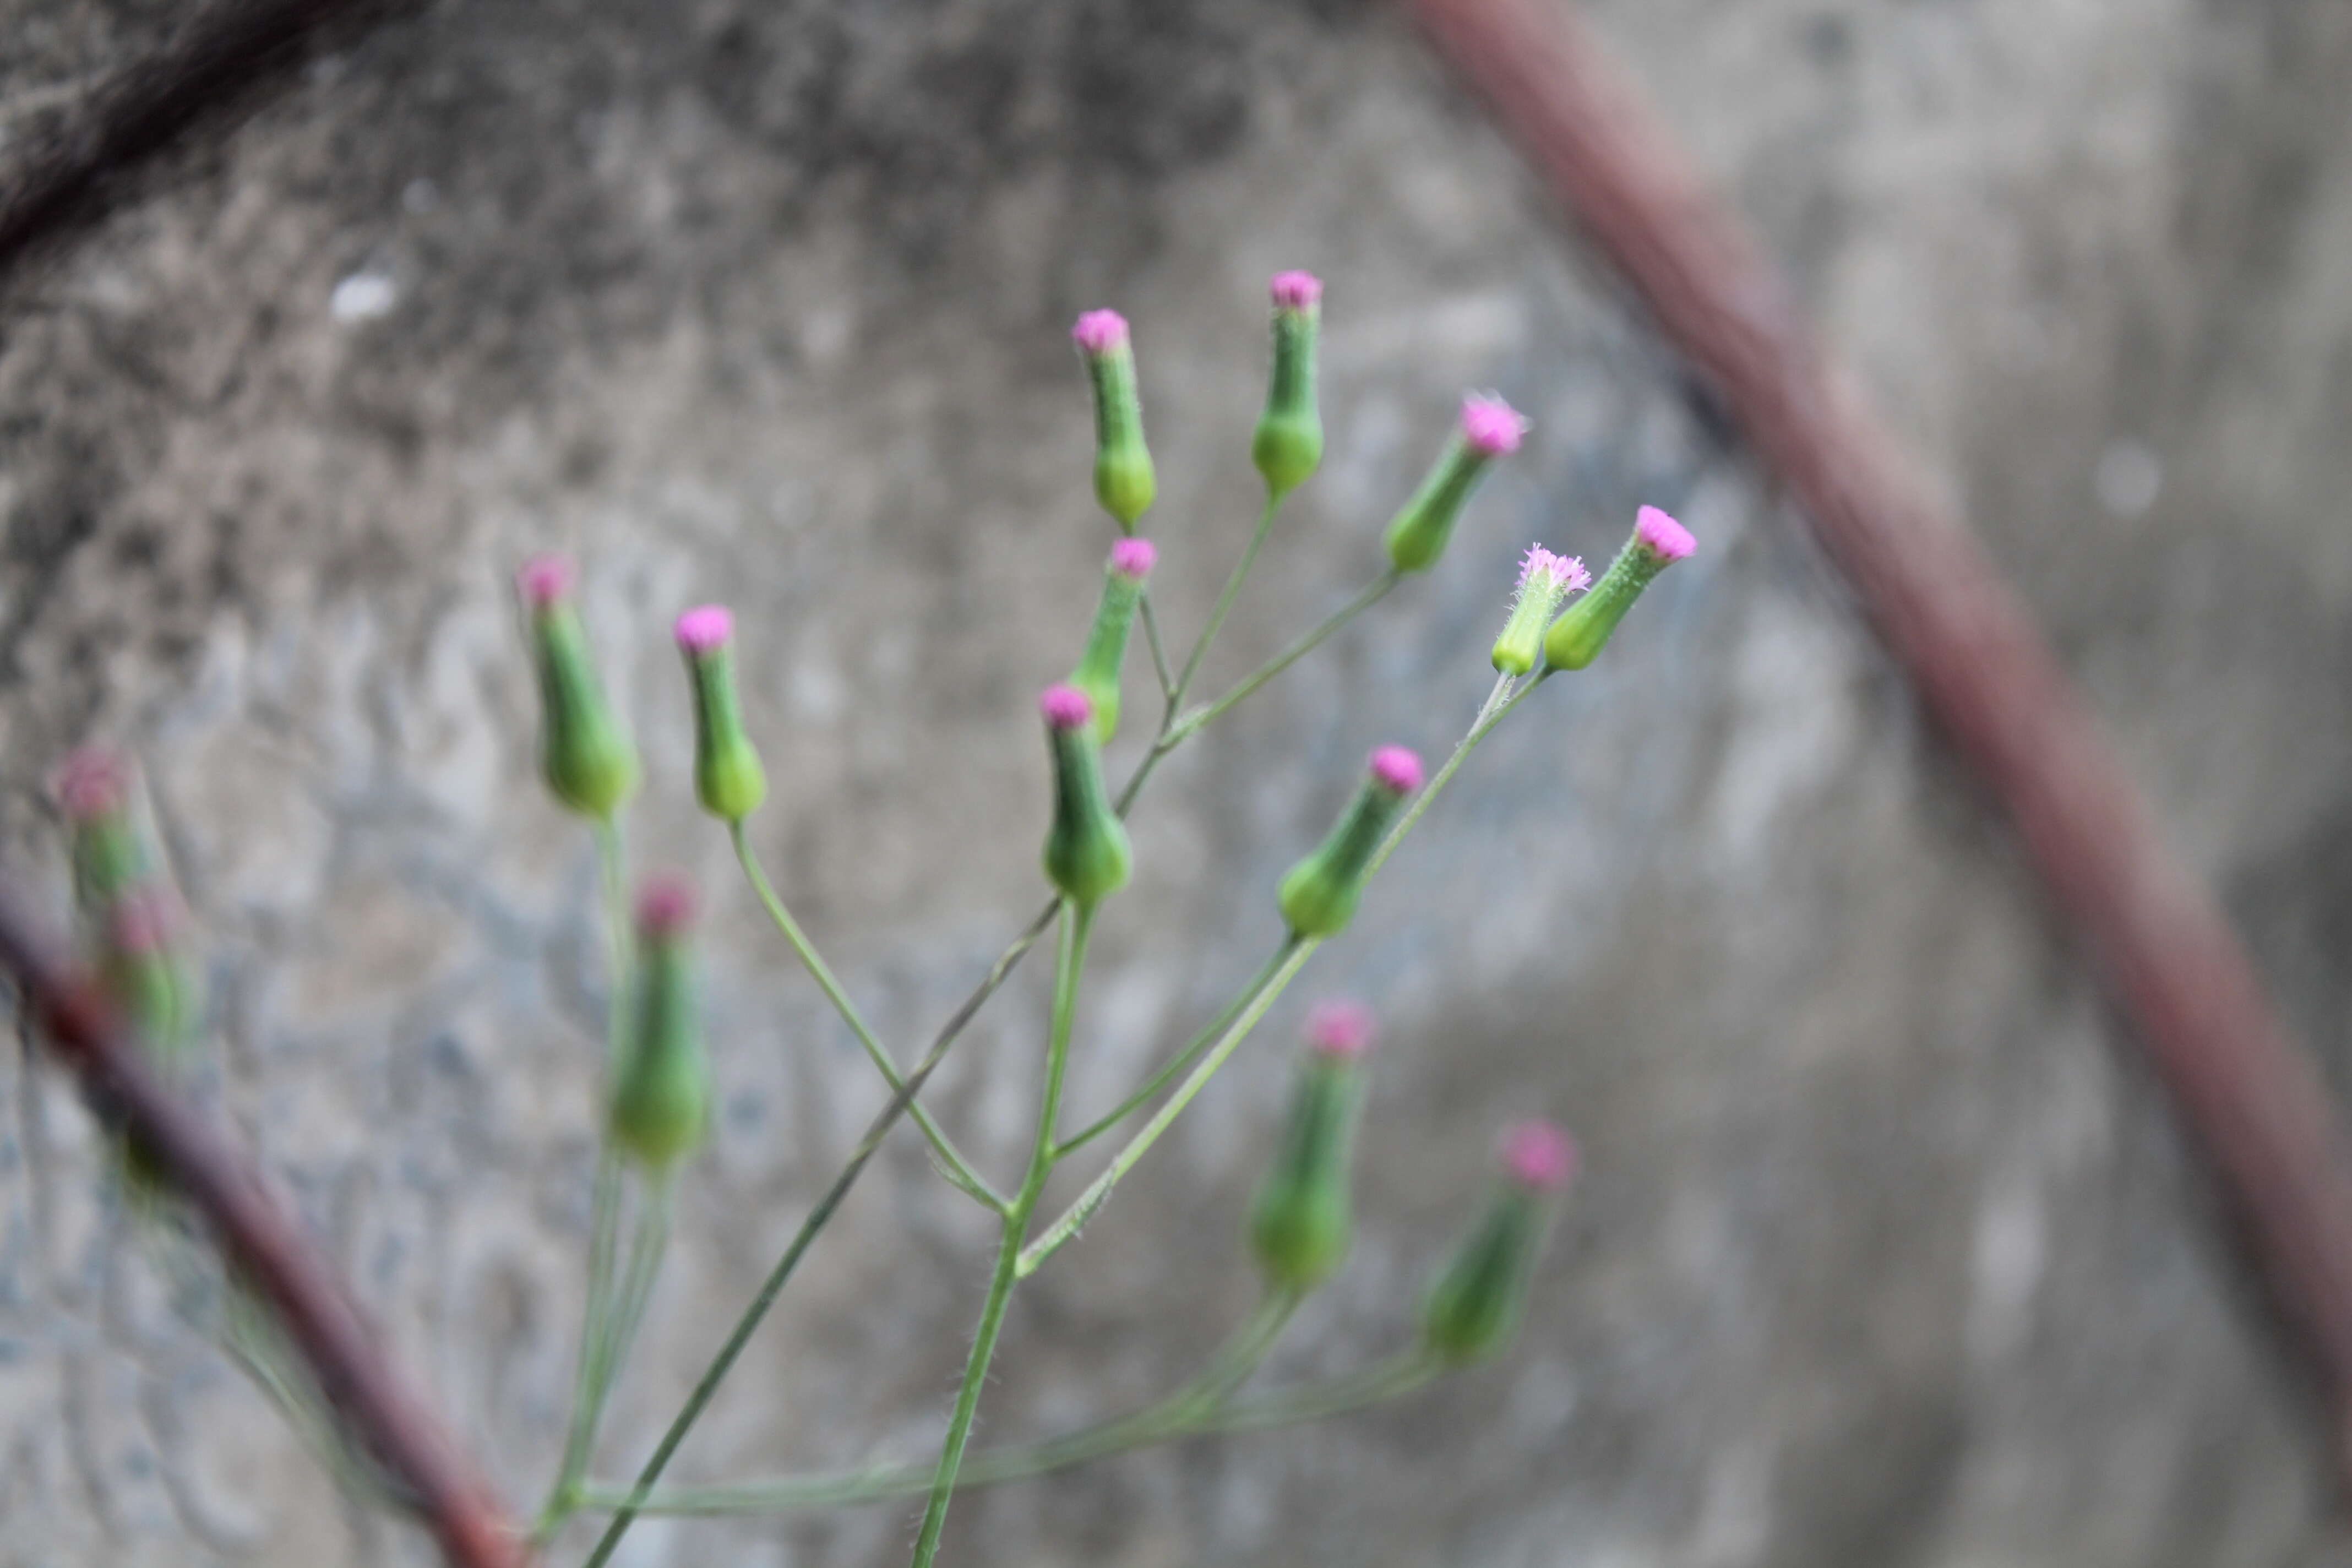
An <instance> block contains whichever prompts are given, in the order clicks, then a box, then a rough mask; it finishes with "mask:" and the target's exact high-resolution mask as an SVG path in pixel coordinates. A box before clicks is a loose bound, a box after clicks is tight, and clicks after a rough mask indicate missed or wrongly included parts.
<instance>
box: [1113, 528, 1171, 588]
mask: <svg viewBox="0 0 2352 1568" xmlns="http://www.w3.org/2000/svg"><path fill="white" fill-rule="evenodd" d="M1159 560H1160V550H1159V547H1158V546H1157V545H1155V544H1153V543H1152V542H1151V541H1150V540H1148V539H1144V538H1141V537H1140V536H1138V537H1134V538H1129V539H1122V540H1120V541H1119V542H1118V543H1117V544H1114V545H1112V546H1111V547H1110V569H1111V570H1112V571H1114V572H1116V573H1118V574H1119V575H1120V576H1122V577H1137V578H1142V577H1149V576H1150V575H1151V568H1152V567H1153V566H1154V565H1156V564H1157V563H1159Z"/></svg>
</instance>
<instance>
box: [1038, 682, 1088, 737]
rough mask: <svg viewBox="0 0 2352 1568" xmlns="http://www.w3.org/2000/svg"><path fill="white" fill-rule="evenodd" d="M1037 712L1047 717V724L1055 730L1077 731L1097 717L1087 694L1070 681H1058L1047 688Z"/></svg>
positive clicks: (1039, 702) (1040, 699)
mask: <svg viewBox="0 0 2352 1568" xmlns="http://www.w3.org/2000/svg"><path fill="white" fill-rule="evenodd" d="M1037 711H1038V712H1040V713H1043V714H1044V715H1045V724H1046V727H1047V728H1049V729H1054V730H1075V729H1076V728H1077V727H1078V726H1079V725H1081V724H1084V723H1086V722H1087V721H1089V720H1091V719H1093V718H1094V716H1095V705H1094V702H1093V700H1091V699H1089V698H1088V697H1087V694H1086V693H1085V692H1083V691H1081V690H1079V689H1077V688H1076V687H1075V686H1072V685H1071V684H1070V683H1069V682H1068V681H1066V680H1065V681H1057V682H1056V683H1055V684H1054V685H1052V686H1049V687H1047V688H1045V695H1044V696H1042V697H1040V698H1038V699H1037Z"/></svg>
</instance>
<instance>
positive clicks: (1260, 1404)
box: [584, 1347, 1443, 1517]
mask: <svg viewBox="0 0 2352 1568" xmlns="http://www.w3.org/2000/svg"><path fill="white" fill-rule="evenodd" d="M1442 1370H1443V1368H1442V1367H1441V1366H1440V1365H1439V1363H1436V1362H1435V1361H1433V1359H1432V1358H1431V1357H1429V1356H1428V1355H1427V1354H1425V1353H1424V1352H1422V1351H1421V1350H1420V1349H1419V1348H1417V1347H1416V1348H1415V1349H1412V1350H1410V1351H1405V1352H1400V1353H1399V1354H1397V1355H1394V1356H1391V1357H1390V1358H1389V1359H1387V1360H1386V1361H1382V1362H1379V1363H1374V1364H1373V1365H1372V1366H1370V1367H1368V1368H1365V1369H1364V1370H1362V1371H1360V1372H1355V1373H1348V1374H1346V1375H1345V1376H1341V1377H1337V1378H1332V1379H1328V1380H1327V1381H1325V1382H1321V1383H1315V1384H1307V1385H1305V1386H1303V1387H1298V1388H1291V1389H1284V1390H1279V1391H1276V1392H1275V1393H1272V1394H1265V1395H1263V1396H1261V1397H1258V1398H1255V1399H1240V1400H1233V1401H1230V1402H1224V1403H1220V1404H1218V1405H1213V1406H1210V1407H1207V1408H1196V1409H1195V1410H1194V1411H1193V1412H1192V1413H1191V1414H1190V1415H1182V1416H1181V1418H1180V1416H1179V1415H1178V1413H1177V1412H1176V1411H1175V1410H1174V1399H1173V1397H1172V1396H1171V1399H1168V1400H1162V1401H1160V1403H1159V1404H1157V1405H1151V1406H1150V1407H1149V1408H1147V1409H1144V1410H1140V1411H1137V1412H1135V1413H1134V1414H1132V1415H1123V1416H1118V1417H1116V1418H1114V1419H1112V1420H1109V1421H1105V1422H1100V1423H1098V1424H1097V1425H1095V1426H1088V1427H1085V1428H1083V1429H1082V1430H1079V1431H1076V1432H1071V1433H1068V1434H1066V1435H1065V1436H1060V1437H1051V1438H1047V1439H1046V1440H1045V1441H1044V1442H1040V1443H1024V1444H1018V1445H1013V1446H1010V1447H1002V1448H983V1449H982V1450H981V1451H980V1452H978V1453H976V1454H973V1455H972V1456H971V1458H969V1459H967V1460H966V1461H965V1463H964V1469H963V1476H962V1479H961V1480H960V1481H959V1482H958V1485H960V1486H961V1487H965V1488H971V1487H984V1486H998V1485H1002V1484H1003V1483H1004V1482H1007V1481H1019V1480H1028V1479H1034V1478H1035V1477H1038V1476H1044V1475H1050V1474H1052V1473H1054V1472H1055V1471H1056V1470H1065V1469H1069V1468H1073V1467H1075V1466H1077V1465H1084V1464H1089V1463H1091V1462H1093V1461H1095V1460H1097V1459H1107V1458H1111V1457H1113V1456H1114V1455H1118V1454H1125V1453H1130V1452H1132V1451H1134V1450H1135V1449H1138V1448H1145V1447H1152V1446H1153V1445H1155V1444H1160V1443H1170V1442H1176V1441H1180V1440H1182V1439H1184V1438H1189V1437H1206V1436H1219V1435H1223V1434H1226V1433H1235V1432H1262V1431H1265V1430H1268V1429H1270V1428H1274V1427H1279V1426H1299V1425H1302V1424H1304V1423H1306V1422H1309V1421H1324V1420H1328V1419H1330V1418H1331V1417H1332V1416H1334V1415H1346V1414H1347V1413H1348V1412H1349V1411H1352V1410H1360V1409H1363V1408H1364V1407H1366V1406H1367V1405H1377V1404H1380V1403H1381V1402H1382V1401H1384V1400H1389V1399H1394V1398H1396V1397H1398V1396H1399V1395H1400V1394H1407V1393H1410V1392H1412V1390H1413V1389H1415V1388H1417V1387H1420V1386H1421V1385H1422V1384H1425V1383H1428V1382H1429V1381H1430V1380H1431V1379H1432V1378H1433V1377H1434V1376H1436V1375H1437V1373H1439V1372H1441V1371H1442ZM929 1478H930V1468H929V1466H927V1465H869V1466H866V1467H864V1468H858V1469H852V1470H832V1471H824V1472H820V1473H817V1474H813V1475H806V1476H793V1477H789V1478H786V1479H780V1480H770V1481H743V1482H738V1483H735V1484H732V1485H728V1486H713V1487H682V1488H679V1489H677V1490H675V1491H668V1492H664V1493H661V1494H660V1495H659V1496H657V1497H656V1498H654V1499H652V1500H649V1501H648V1502H647V1504H646V1508H645V1510H644V1511H646V1512H647V1513H656V1514H667V1515H698V1516H706V1517H707V1516H714V1515H728V1514H772V1513H784V1512H790V1511H793V1510H800V1509H809V1508H838V1507H845V1506H850V1505H855V1504H858V1503H871V1502H883V1501H887V1500H890V1499H892V1498H899V1497H908V1496H913V1495H915V1494H917V1493H919V1492H921V1491H923V1490H924V1489H926V1488H927V1487H928V1485H929ZM615 1496H616V1494H614V1493H612V1492H607V1491H600V1490H598V1489H594V1488H591V1489H589V1490H588V1491H587V1493H586V1494H585V1504H584V1506H586V1507H588V1508H592V1509H593V1508H600V1507H609V1506H610V1505H611V1503H612V1501H613V1500H614V1498H615Z"/></svg>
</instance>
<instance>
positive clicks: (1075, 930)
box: [908, 901, 1094, 1568]
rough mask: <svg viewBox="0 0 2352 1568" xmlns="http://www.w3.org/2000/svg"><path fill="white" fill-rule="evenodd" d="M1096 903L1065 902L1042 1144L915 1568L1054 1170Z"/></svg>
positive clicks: (932, 1532) (938, 1476)
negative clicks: (1072, 1035) (1034, 1217)
mask: <svg viewBox="0 0 2352 1568" xmlns="http://www.w3.org/2000/svg"><path fill="white" fill-rule="evenodd" d="M1093 918H1094V908H1093V906H1092V905H1090V904H1076V903H1070V902H1068V901H1065V902H1064V904H1063V906H1062V940H1061V942H1060V951H1059V952H1057V953H1056V954H1055V963H1054V1013H1053V1022H1052V1024H1051V1026H1049V1028H1048V1029H1047V1032H1046V1041H1045V1094H1044V1096H1043V1103H1042V1104H1041V1105H1040V1106H1039V1107H1038V1111H1037V1140H1036V1142H1035V1144H1034V1147H1033V1148H1032V1149H1031V1151H1030V1154H1029V1173H1028V1174H1027V1175H1026V1176H1024V1178H1023V1179H1022V1183H1021V1191H1020V1192H1019V1194H1016V1195H1015V1196H1014V1198H1013V1208H1012V1211H1011V1212H1010V1213H1008V1214H1007V1215H1005V1216H1004V1236H1003V1241H1002V1242H1001V1243H1000V1244H999V1245H998V1247H997V1249H996V1269H995V1272H994V1273H993V1274H992V1275H991V1276H990V1279H989V1282H988V1298H987V1300H985V1301H983V1302H982V1304H981V1309H980V1327H979V1329H978V1330H977V1331H975V1332H974V1333H973V1335H972V1342H971V1355H970V1356H969V1357H967V1358H966V1359H965V1361H964V1368H963V1383H962V1385H961V1387H959V1388H958V1389H957V1390H956V1402H955V1412H954V1414H953V1415H950V1417H949V1419H948V1435H947V1441H946V1442H945V1443H943V1444H941V1445H940V1463H939V1468H938V1470H937V1471H935V1472H934V1473H933V1475H932V1477H931V1495H930V1500H929V1503H928V1504H926V1505H925V1507H924V1509H923V1526H922V1531H921V1533H919V1535H917V1536H916V1537H915V1555H914V1558H913V1560H912V1561H911V1563H909V1564H908V1568H930V1564H931V1560H932V1559H933V1558H934V1557H936V1556H938V1555H939V1550H940V1531H943V1530H944V1529H946V1528H947V1519H948V1503H949V1502H950V1500H952V1499H953V1497H954V1496H955V1487H956V1475H957V1473H958V1472H959V1471H960V1470H961V1469H962V1468H963V1450H964V1445H965V1444H966V1443H967V1442H968V1441H970V1440H971V1421H972V1416H973V1415H974V1414H975V1413H976V1412H977V1411H978V1410H979V1408H980V1390H981V1385H982V1384H983V1383H985V1382H986V1381H987V1380H988V1363H989V1362H990V1360H991V1359H992V1357H993V1356H994V1355H995V1353H996V1337H997V1334H998V1333H999V1331H1002V1330H1003V1327H1004V1309H1005V1305H1006V1303H1007V1302H1009V1301H1010V1300H1012V1299H1013V1280H1014V1279H1015V1278H1016V1277H1017V1274H1016V1270H1017V1268H1018V1265H1019V1263H1020V1260H1021V1238H1022V1237H1024V1235H1026V1234H1027V1232H1028V1226H1029V1216H1030V1215H1033V1214H1034V1213H1036V1211H1037V1200H1038V1199H1039V1198H1041V1197H1043V1196H1044V1195H1045V1178H1046V1177H1047V1176H1049V1175H1051V1174H1052V1173H1053V1170H1054V1141H1055V1135H1056V1132H1055V1129H1056V1124H1057V1122H1058V1121H1059V1120H1060V1117H1061V1110H1062V1082H1063V1079H1064V1078H1065V1076H1066V1073H1067V1071H1068V1068H1069V1061H1070V1025H1071V1021H1072V1018H1073V1016H1075V1014H1076V1011H1077V1001H1078V974H1079V972H1080V971H1081V970H1082V969H1084V968H1085V966H1086V961H1087V928H1088V927H1089V926H1090V925H1092V923H1093Z"/></svg>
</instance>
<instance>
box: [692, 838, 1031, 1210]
mask: <svg viewBox="0 0 2352 1568" xmlns="http://www.w3.org/2000/svg"><path fill="white" fill-rule="evenodd" d="M727 834H728V837H729V838H730V839H731V840H732V841H733V843H734V845H735V858H736V859H737V861H739V862H740V864H741V865H742V868H743V875H744V876H745V877H746V878H748V879H750V881H751V890H752V891H753V892H754V893H756V894H758V895H759V898H760V903H761V907H762V908H764V909H765V910H767V911H768V919H769V920H771V921H773V922H775V927H776V929H777V930H778V931H782V933H783V938H784V941H785V942H789V943H790V944H791V945H792V950H793V952H795V953H797V954H799V955H800V961H801V964H802V967H803V968H805V969H806V970H807V971H808V972H809V978H810V979H812V980H814V981H815V982H816V984H817V989H818V990H820V991H822V992H824V994H825V998H826V1000H828V1001H830V1002H831V1003H832V1004H833V1008H834V1011H835V1012H836V1013H838V1014H840V1015H841V1021H842V1022H843V1023H845V1024H847V1025H848V1026H849V1032H850V1033H851V1034H853V1035H855V1036H856V1037H857V1043H858V1044H859V1045H861V1046H863V1047H866V1056H867V1057H868V1058H871V1059H872V1061H873V1063H874V1065H875V1067H876V1068H877V1069H879V1071H880V1072H881V1074H882V1079H883V1081H884V1082H885V1083H887V1084H888V1085H889V1086H890V1088H891V1089H893V1090H894V1091H895V1090H898V1089H904V1088H905V1087H906V1085H907V1080H906V1079H905V1077H904V1076H903V1075H902V1074H901V1073H900V1072H899V1071H898V1064H897V1063H896V1062H894V1061H892V1060H891V1059H890V1053H889V1051H888V1050H887V1049H886V1048H884V1047H883V1044H882V1042H881V1040H880V1039H879V1038H877V1037H876V1035H875V1033H874V1030H873V1028H872V1027H871V1026H868V1025H867V1023H866V1016H865V1015H864V1014H862V1013H860V1012H859V1011H858V1010H857V1004H856V1003H855V1002H853V1001H851V1000H850V999H849V993H848V992H846V991H845V990H843V989H842V985H841V982H840V981H838V980H836V979H835V978H834V973H833V970H832V968H831V967H830V966H829V965H827V964H826V963H825V962H824V957H823V955H821V954H820V953H819V952H817V950H816V944H815V943H814V942H810V941H809V939H808V936H807V934H806V933H805V932H803V931H802V930H801V926H800V922H799V921H796V920H794V919H793V912H792V910H789V909H787V908H786V907H785V905H784V901H783V900H782V899H781V898H779V897H777V895H776V889H775V887H774V885H773V884H772V883H771V882H770V881H769V880H768V873H767V872H766V871H765V870H764V869H763V868H761V865H760V858H759V856H758V855H756V854H755V853H753V852H752V849H751V837H750V835H749V834H747V833H746V832H745V831H744V827H743V824H742V823H740V822H735V823H731V824H730V825H729V826H728V829H727ZM907 1114H908V1115H909V1116H911V1117H913V1118H914V1120H915V1125H916V1126H918V1127H919V1128H921V1129H922V1130H923V1136H924V1137H925V1138H928V1139H929V1140H930V1144H931V1152H932V1154H933V1156H934V1163H935V1164H936V1165H937V1166H938V1168H939V1172H940V1174H941V1175H942V1176H945V1177H946V1178H947V1179H948V1181H949V1183H950V1184H951V1185H953V1186H955V1187H957V1188H958V1189H960V1190H961V1191H962V1192H964V1193H967V1194H970V1195H971V1197H972V1198H973V1199H975V1200H977V1201H978V1202H979V1204H980V1205H982V1207H983V1208H987V1209H990V1210H992V1211H993V1212H995V1213H997V1214H1000V1215H1001V1214H1003V1212H1004V1198H1003V1195H1002V1194H999V1193H998V1192H997V1191H996V1189H995V1188H993V1187H992V1186H990V1185H989V1184H988V1182H987V1179H986V1178H984V1177H983V1176H982V1175H981V1173H979V1172H978V1171H976V1170H974V1169H972V1166H971V1162H970V1161H969V1160H967V1159H965V1158H964V1156H963V1152H962V1151H961V1150H959V1149H958V1148H957V1147H956V1146H955V1141H954V1140H953V1139H951V1138H950V1137H949V1136H948V1135H947V1132H946V1131H945V1130H944V1129H942V1128H941V1127H940V1124H939V1123H938V1122H937V1121H933V1120H932V1118H931V1113H930V1112H929V1111H928V1110H924V1109H923V1108H922V1106H921V1105H919V1104H911V1103H910V1104H909V1105H908V1107H907Z"/></svg>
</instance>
